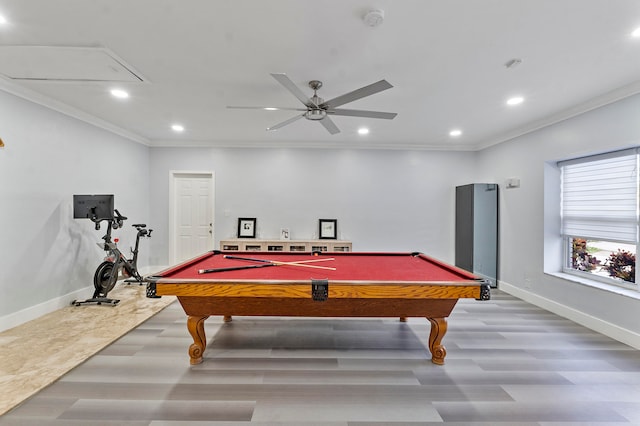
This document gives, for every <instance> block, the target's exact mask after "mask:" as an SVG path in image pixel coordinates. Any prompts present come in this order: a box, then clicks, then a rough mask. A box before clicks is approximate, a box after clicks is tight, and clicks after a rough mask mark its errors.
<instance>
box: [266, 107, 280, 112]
mask: <svg viewBox="0 0 640 426" xmlns="http://www.w3.org/2000/svg"><path fill="white" fill-rule="evenodd" d="M264 110H265V111H277V110H278V108H275V107H264Z"/></svg>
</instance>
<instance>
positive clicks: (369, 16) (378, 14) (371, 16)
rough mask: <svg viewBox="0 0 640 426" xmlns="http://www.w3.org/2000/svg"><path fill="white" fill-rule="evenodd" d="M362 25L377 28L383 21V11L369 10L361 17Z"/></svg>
mask: <svg viewBox="0 0 640 426" xmlns="http://www.w3.org/2000/svg"><path fill="white" fill-rule="evenodd" d="M362 20H363V21H364V23H365V24H366V25H367V26H369V27H377V26H380V25H381V24H382V22H383V21H384V10H380V9H371V10H369V11H368V12H367V13H365V14H364V16H363V17H362Z"/></svg>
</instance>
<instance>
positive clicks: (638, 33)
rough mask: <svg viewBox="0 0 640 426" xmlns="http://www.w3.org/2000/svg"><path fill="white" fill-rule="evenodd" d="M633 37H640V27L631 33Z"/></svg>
mask: <svg viewBox="0 0 640 426" xmlns="http://www.w3.org/2000/svg"><path fill="white" fill-rule="evenodd" d="M631 37H640V27H638V28H636V29H635V30H633V32H632V33H631Z"/></svg>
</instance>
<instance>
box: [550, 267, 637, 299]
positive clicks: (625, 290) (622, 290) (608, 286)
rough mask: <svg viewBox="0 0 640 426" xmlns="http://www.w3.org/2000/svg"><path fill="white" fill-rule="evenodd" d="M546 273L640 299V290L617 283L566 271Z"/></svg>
mask: <svg viewBox="0 0 640 426" xmlns="http://www.w3.org/2000/svg"><path fill="white" fill-rule="evenodd" d="M546 274H547V275H551V276H553V277H556V278H560V279H562V280H566V281H571V282H574V283H578V284H582V285H585V286H587V287H592V288H597V289H599V290H602V291H608V292H610V293H614V294H619V295H620V296H626V297H630V298H632V299H637V300H640V292H639V291H638V290H634V289H631V288H624V287H618V286H616V285H612V284H606V283H602V282H599V281H595V280H590V279H587V278H582V277H578V276H575V275H572V274H567V273H564V272H546Z"/></svg>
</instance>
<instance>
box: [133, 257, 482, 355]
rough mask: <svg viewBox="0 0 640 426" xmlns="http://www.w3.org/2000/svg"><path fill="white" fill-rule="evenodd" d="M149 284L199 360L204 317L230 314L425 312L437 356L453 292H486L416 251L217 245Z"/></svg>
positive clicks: (459, 271)
mask: <svg viewBox="0 0 640 426" xmlns="http://www.w3.org/2000/svg"><path fill="white" fill-rule="evenodd" d="M146 280H147V282H148V287H149V289H150V290H149V291H151V292H155V294H156V295H158V296H163V295H175V296H177V298H178V300H179V302H180V304H181V305H182V307H183V309H184V311H185V313H186V314H187V316H188V319H187V329H188V330H189V333H190V334H191V336H192V337H193V344H192V345H191V347H190V348H189V356H190V357H191V364H199V363H200V362H202V356H203V353H204V350H205V348H206V345H207V341H206V335H205V330H204V322H205V320H206V319H207V318H208V317H209V316H210V315H222V316H223V317H224V320H225V321H231V318H232V317H233V316H235V315H238V316H251V315H256V316H303V317H399V318H400V320H401V321H403V320H406V318H407V317H425V318H427V319H428V320H429V321H430V323H431V334H430V336H429V351H430V352H431V360H432V362H433V363H435V364H444V358H445V356H446V350H445V348H444V346H443V345H442V343H441V341H442V338H443V336H444V335H445V333H446V331H447V321H446V317H448V316H449V314H450V313H451V311H452V310H453V307H454V306H455V305H456V303H457V301H458V299H461V298H474V299H477V300H488V299H489V298H490V290H489V284H488V282H485V281H484V280H482V279H480V278H479V277H477V276H475V275H473V274H471V273H469V272H467V271H464V270H462V269H459V268H457V267H455V266H451V265H448V264H446V263H444V262H441V261H438V260H436V259H433V258H431V257H429V256H426V255H424V254H422V253H357V252H350V253H326V252H325V253H295V252H235V251H234V252H224V251H218V250H214V251H211V252H207V253H205V254H204V255H202V256H199V257H196V258H194V259H191V260H188V261H186V262H183V263H181V264H179V265H176V266H174V267H172V268H169V269H166V270H164V271H161V272H159V273H157V274H154V275H152V276H149V277H147V278H146Z"/></svg>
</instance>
